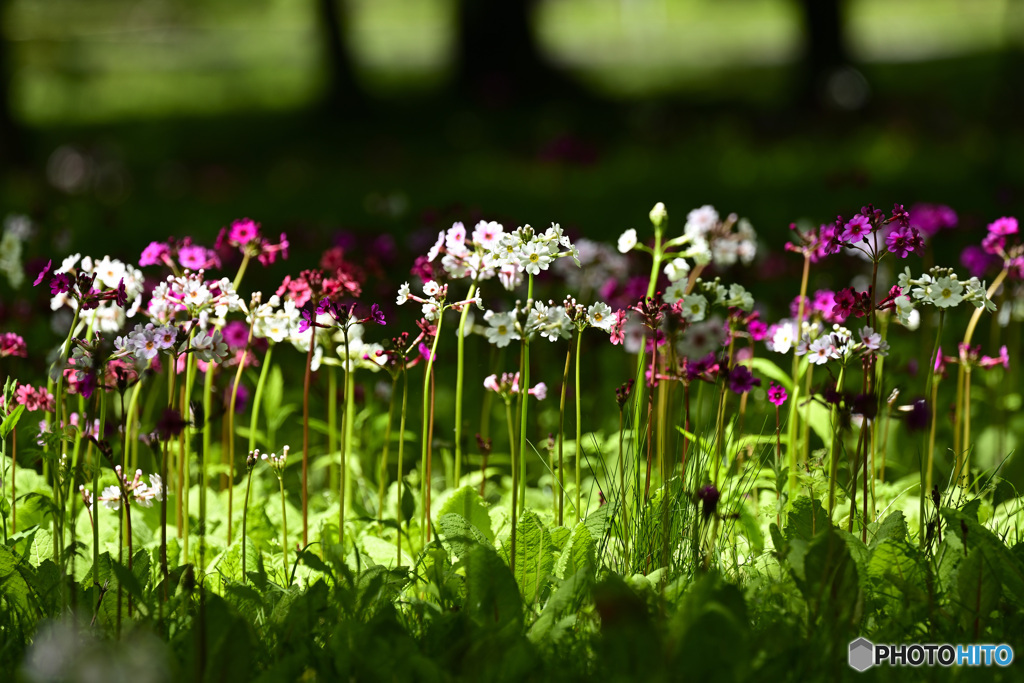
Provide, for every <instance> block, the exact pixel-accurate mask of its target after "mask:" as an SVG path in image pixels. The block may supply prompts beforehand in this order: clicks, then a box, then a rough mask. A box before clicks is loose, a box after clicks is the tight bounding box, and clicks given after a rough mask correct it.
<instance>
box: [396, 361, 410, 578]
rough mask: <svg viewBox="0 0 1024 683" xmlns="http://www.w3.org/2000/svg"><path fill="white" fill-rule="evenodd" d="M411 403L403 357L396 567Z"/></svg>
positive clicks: (397, 482)
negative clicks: (407, 424) (406, 434)
mask: <svg viewBox="0 0 1024 683" xmlns="http://www.w3.org/2000/svg"><path fill="white" fill-rule="evenodd" d="M408 405H409V375H408V374H407V373H406V369H405V359H404V358H403V359H402V417H401V419H400V420H399V423H398V472H397V473H396V475H395V476H396V479H397V481H396V482H395V483H396V484H397V485H398V501H397V503H398V533H397V534H396V538H397V540H396V545H397V547H398V560H397V563H396V564H395V567H401V566H402V522H403V521H406V520H405V519H404V516H405V513H404V512H402V483H403V482H402V475H403V473H404V471H405V415H406V408H407V407H408Z"/></svg>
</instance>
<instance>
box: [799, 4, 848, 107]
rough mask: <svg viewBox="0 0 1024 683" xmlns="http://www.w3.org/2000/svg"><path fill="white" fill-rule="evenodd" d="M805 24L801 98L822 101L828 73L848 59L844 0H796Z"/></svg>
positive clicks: (844, 63) (808, 102)
mask: <svg viewBox="0 0 1024 683" xmlns="http://www.w3.org/2000/svg"><path fill="white" fill-rule="evenodd" d="M799 4H800V17H801V19H802V21H803V28H804V50H803V59H802V63H801V74H800V99H801V100H803V101H804V102H805V103H806V104H819V105H820V104H821V103H822V101H823V100H822V96H823V94H824V92H825V89H826V88H827V86H828V79H829V76H830V75H831V74H832V73H834V72H835V71H836V70H837V69H839V68H841V67H843V66H846V65H848V64H849V63H850V55H849V52H848V51H847V48H846V31H845V18H846V17H845V11H844V10H845V6H846V2H845V0H799Z"/></svg>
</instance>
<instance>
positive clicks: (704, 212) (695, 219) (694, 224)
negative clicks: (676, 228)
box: [684, 204, 718, 235]
mask: <svg viewBox="0 0 1024 683" xmlns="http://www.w3.org/2000/svg"><path fill="white" fill-rule="evenodd" d="M717 224H718V212H717V211H715V207H713V206H711V205H710V204H705V205H704V206H702V207H700V208H699V209H694V210H693V211H691V212H690V213H688V214H687V215H686V227H685V228H684V232H685V233H686V234H687V235H704V234H706V233H707V232H708V231H709V230H711V229H712V228H714V227H715V225H717Z"/></svg>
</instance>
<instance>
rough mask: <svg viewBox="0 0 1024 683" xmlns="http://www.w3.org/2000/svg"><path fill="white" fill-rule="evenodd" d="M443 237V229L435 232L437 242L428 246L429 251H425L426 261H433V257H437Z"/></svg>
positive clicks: (442, 243)
mask: <svg viewBox="0 0 1024 683" xmlns="http://www.w3.org/2000/svg"><path fill="white" fill-rule="evenodd" d="M444 237H445V235H444V230H442V231H441V232H439V233H437V242H435V243H434V246H432V247H431V248H430V251H428V252H427V260H428V261H433V260H434V259H436V258H437V255H438V254H439V253H441V247H443V246H444Z"/></svg>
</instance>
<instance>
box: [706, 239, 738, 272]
mask: <svg viewBox="0 0 1024 683" xmlns="http://www.w3.org/2000/svg"><path fill="white" fill-rule="evenodd" d="M737 250H738V245H737V244H736V242H733V241H732V240H730V239H720V240H715V241H714V242H712V243H711V257H712V260H714V262H715V263H717V264H718V265H720V266H731V265H733V264H734V263H736V259H737Z"/></svg>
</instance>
